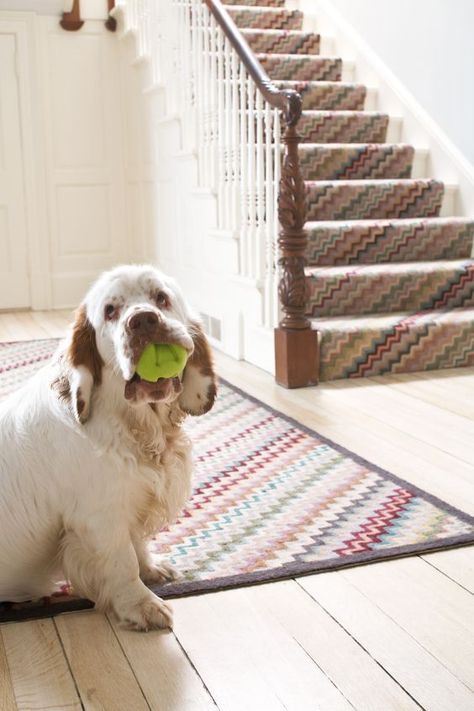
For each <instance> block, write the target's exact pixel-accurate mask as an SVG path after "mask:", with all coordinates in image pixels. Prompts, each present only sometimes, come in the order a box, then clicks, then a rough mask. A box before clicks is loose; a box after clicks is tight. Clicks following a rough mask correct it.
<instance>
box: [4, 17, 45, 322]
mask: <svg viewBox="0 0 474 711" xmlns="http://www.w3.org/2000/svg"><path fill="white" fill-rule="evenodd" d="M0 33H1V34H11V35H13V36H14V37H15V46H16V49H17V53H16V70H17V76H18V95H19V104H20V106H19V113H20V131H21V143H22V161H23V165H22V169H23V176H24V195H25V209H26V215H25V220H26V240H27V251H28V261H27V265H28V272H29V274H28V276H29V282H30V307H31V308H32V309H33V310H40V309H49V308H51V303H52V299H51V269H50V254H49V240H48V215H47V208H46V205H47V202H46V188H45V180H44V170H45V168H44V166H45V160H44V153H43V137H42V110H41V94H42V92H41V91H40V87H41V77H40V76H39V71H38V65H39V62H38V61H37V59H38V52H37V46H38V40H37V24H36V15H35V14H34V13H31V12H10V11H1V12H0Z"/></svg>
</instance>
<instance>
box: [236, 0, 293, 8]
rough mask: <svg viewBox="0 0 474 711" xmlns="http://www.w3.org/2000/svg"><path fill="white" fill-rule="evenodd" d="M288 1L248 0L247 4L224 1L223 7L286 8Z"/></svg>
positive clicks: (237, 1)
mask: <svg viewBox="0 0 474 711" xmlns="http://www.w3.org/2000/svg"><path fill="white" fill-rule="evenodd" d="M285 2H286V0H247V2H246V3H243V2H240V1H239V0H223V3H222V4H223V5H233V6H235V5H239V6H241V7H284V6H285Z"/></svg>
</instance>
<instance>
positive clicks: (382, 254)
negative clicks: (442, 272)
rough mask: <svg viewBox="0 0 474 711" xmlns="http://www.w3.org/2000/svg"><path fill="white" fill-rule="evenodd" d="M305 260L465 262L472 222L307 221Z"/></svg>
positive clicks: (473, 234) (319, 263) (442, 219)
mask: <svg viewBox="0 0 474 711" xmlns="http://www.w3.org/2000/svg"><path fill="white" fill-rule="evenodd" d="M306 227H307V230H308V236H309V245H308V251H307V259H308V263H309V264H314V265H317V266H337V265H343V264H375V263H382V262H386V263H390V262H418V261H422V260H423V259H428V260H435V259H444V260H447V259H448V258H451V259H469V257H470V256H471V250H472V244H473V241H474V219H469V218H463V217H437V218H433V219H431V220H428V219H420V218H415V219H411V220H377V221H375V220H374V221H371V220H354V221H352V222H349V221H340V222H308V223H307V225H306Z"/></svg>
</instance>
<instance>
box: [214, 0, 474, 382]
mask: <svg viewBox="0 0 474 711" xmlns="http://www.w3.org/2000/svg"><path fill="white" fill-rule="evenodd" d="M224 2H225V3H226V4H227V5H229V6H230V7H229V8H228V9H229V11H230V13H231V15H232V16H233V17H234V19H236V21H237V24H238V25H239V27H241V28H242V30H243V32H244V36H245V37H246V38H247V41H248V42H249V44H250V46H251V47H252V49H253V50H254V52H255V53H256V54H257V56H258V58H259V60H260V62H261V64H262V66H263V67H264V69H265V70H266V72H267V73H268V75H269V76H270V78H271V79H272V80H273V81H274V82H275V84H276V85H277V86H278V87H279V88H280V89H288V90H290V89H291V90H295V91H298V92H299V93H300V94H301V96H302V98H303V115H302V117H301V119H300V121H299V124H298V133H299V135H300V136H301V141H302V142H301V145H300V157H301V169H302V174H303V178H304V180H305V181H306V187H307V196H308V200H307V205H308V214H307V218H308V223H307V225H306V228H307V232H308V236H309V245H308V249H307V253H306V257H307V262H308V269H307V279H308V286H309V292H310V295H311V300H310V304H309V307H308V315H309V316H310V317H311V318H312V319H313V322H314V323H313V325H314V328H316V329H317V330H318V331H319V335H320V344H321V346H320V348H321V352H320V363H321V369H320V378H321V379H322V380H327V379H337V378H349V377H362V376H370V375H380V374H382V373H401V372H413V371H417V370H427V369H432V368H449V367H459V366H467V365H472V363H473V352H474V327H473V324H474V296H473V293H474V292H473V279H474V277H473V269H474V266H473V264H474V262H473V261H472V259H471V256H472V255H473V254H474V252H473V241H474V218H468V217H459V216H453V217H451V216H445V215H446V207H445V208H444V210H443V205H445V202H444V201H445V200H446V196H445V192H446V191H445V189H444V185H443V183H442V182H441V181H440V180H435V179H432V178H430V177H429V175H428V174H426V173H423V172H422V167H421V168H420V163H417V164H416V165H417V168H416V173H414V172H413V167H414V160H415V148H414V147H413V146H410V145H407V144H406V143H400V142H399V140H400V131H399V128H398V125H397V124H396V123H395V122H394V123H393V125H391V120H390V116H389V115H388V114H386V113H383V112H382V111H367V110H365V102H366V97H367V93H368V92H367V87H366V86H364V85H363V84H356V83H351V82H347V81H345V78H346V76H347V74H348V73H347V72H345V71H344V62H343V60H342V58H341V57H339V56H327V54H328V53H327V52H325V50H323V51H324V52H325V55H324V56H321V55H320V52H321V44H322V41H323V40H324V38H321V37H320V35H319V34H316V33H314V32H311V31H309V29H308V28H307V27H306V26H305V29H304V30H302V29H301V28H302V27H303V16H302V14H301V13H298V12H297V11H291V10H289V9H287V8H286V7H285V3H284V2H281V1H280V0H278V2H277V1H276V0H224ZM256 5H258V6H259V7H256ZM232 6H234V7H232ZM324 46H327V44H326V45H324V44H323V47H324ZM372 96H373V95H372ZM371 102H372V103H373V98H371ZM387 140H389V141H390V142H386V141H387ZM440 215H443V216H442V217H440Z"/></svg>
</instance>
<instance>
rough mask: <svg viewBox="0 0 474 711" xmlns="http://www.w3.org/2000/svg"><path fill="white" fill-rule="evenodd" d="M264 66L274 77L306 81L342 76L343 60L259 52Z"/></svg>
mask: <svg viewBox="0 0 474 711" xmlns="http://www.w3.org/2000/svg"><path fill="white" fill-rule="evenodd" d="M257 59H258V60H259V62H260V64H261V65H262V67H263V68H264V69H265V71H266V72H267V74H269V75H270V76H271V77H272V78H274V79H279V80H280V81H281V80H285V79H291V80H297V81H304V80H309V79H311V80H312V81H314V80H315V79H321V80H322V81H337V80H338V79H340V78H341V72H342V62H341V60H340V59H339V58H338V57H317V56H314V55H301V54H257Z"/></svg>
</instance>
